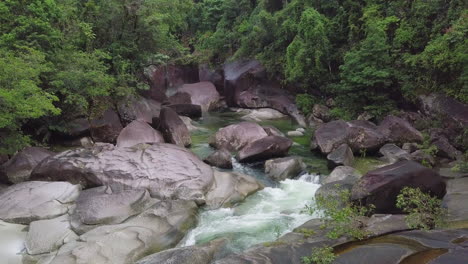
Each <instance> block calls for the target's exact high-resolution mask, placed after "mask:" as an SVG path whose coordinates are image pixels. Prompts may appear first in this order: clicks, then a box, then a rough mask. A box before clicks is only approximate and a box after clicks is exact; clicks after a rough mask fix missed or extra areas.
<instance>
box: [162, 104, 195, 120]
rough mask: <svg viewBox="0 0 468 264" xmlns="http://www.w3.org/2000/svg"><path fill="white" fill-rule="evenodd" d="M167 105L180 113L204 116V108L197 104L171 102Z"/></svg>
mask: <svg viewBox="0 0 468 264" xmlns="http://www.w3.org/2000/svg"><path fill="white" fill-rule="evenodd" d="M167 107H169V108H172V109H173V110H174V111H175V112H176V113H177V114H178V115H181V116H188V117H190V118H200V117H201V116H202V108H201V106H200V105H195V104H171V105H168V106H167Z"/></svg>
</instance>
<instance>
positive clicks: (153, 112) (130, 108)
mask: <svg viewBox="0 0 468 264" xmlns="http://www.w3.org/2000/svg"><path fill="white" fill-rule="evenodd" d="M160 111H161V103H158V102H156V101H155V100H152V99H147V98H143V97H140V96H132V97H129V98H127V99H126V100H124V101H123V102H121V103H120V104H119V105H118V112H119V116H120V119H121V121H122V123H123V125H124V126H126V125H128V124H130V123H131V122H132V121H134V120H140V121H143V122H146V123H148V124H151V122H152V121H153V117H158V116H159V112H160Z"/></svg>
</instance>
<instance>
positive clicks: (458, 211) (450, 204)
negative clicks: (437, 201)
mask: <svg viewBox="0 0 468 264" xmlns="http://www.w3.org/2000/svg"><path fill="white" fill-rule="evenodd" d="M467 199H468V178H458V179H452V180H448V181H447V194H446V195H445V197H444V199H443V204H444V206H445V207H446V208H447V209H448V220H449V221H463V220H468V206H467V204H466V201H467Z"/></svg>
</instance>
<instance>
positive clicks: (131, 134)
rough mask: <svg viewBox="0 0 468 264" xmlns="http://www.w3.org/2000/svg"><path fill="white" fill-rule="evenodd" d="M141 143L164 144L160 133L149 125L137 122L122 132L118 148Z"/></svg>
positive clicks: (118, 139)
mask: <svg viewBox="0 0 468 264" xmlns="http://www.w3.org/2000/svg"><path fill="white" fill-rule="evenodd" d="M140 143H164V138H163V136H162V135H161V133H159V131H157V130H154V129H153V128H152V127H151V126H150V125H148V123H146V122H143V121H139V120H135V121H133V122H131V123H130V124H129V125H128V126H126V127H125V128H124V129H123V130H122V132H120V135H119V137H118V138H117V145H116V146H117V147H119V148H125V147H132V146H135V145H137V144H140Z"/></svg>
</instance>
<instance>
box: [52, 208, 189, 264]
mask: <svg viewBox="0 0 468 264" xmlns="http://www.w3.org/2000/svg"><path fill="white" fill-rule="evenodd" d="M197 211H198V207H197V205H196V204H195V203H194V202H192V201H183V200H168V201H160V202H158V203H156V204H155V205H153V206H152V207H151V208H149V209H148V210H146V211H145V212H143V213H142V214H140V215H138V216H137V217H133V218H131V219H129V220H128V221H126V222H125V223H122V224H117V225H105V226H100V227H97V228H95V229H92V230H91V231H89V232H87V233H85V234H83V235H81V236H80V239H79V241H75V242H70V243H67V244H65V245H63V246H62V247H61V248H60V250H59V251H58V253H57V255H56V256H55V258H54V259H53V260H52V262H51V264H79V263H93V264H131V263H135V262H136V261H137V260H139V259H141V258H142V257H144V256H146V255H148V254H151V253H155V252H158V251H162V250H165V249H168V248H171V247H174V246H175V245H176V244H177V243H178V242H179V241H180V240H181V239H182V238H183V237H184V235H185V234H186V233H187V231H188V230H189V229H190V228H192V227H193V226H194V225H195V223H196V214H197Z"/></svg>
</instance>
